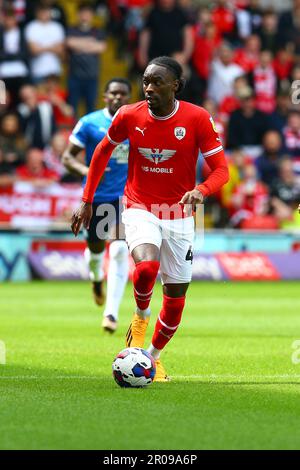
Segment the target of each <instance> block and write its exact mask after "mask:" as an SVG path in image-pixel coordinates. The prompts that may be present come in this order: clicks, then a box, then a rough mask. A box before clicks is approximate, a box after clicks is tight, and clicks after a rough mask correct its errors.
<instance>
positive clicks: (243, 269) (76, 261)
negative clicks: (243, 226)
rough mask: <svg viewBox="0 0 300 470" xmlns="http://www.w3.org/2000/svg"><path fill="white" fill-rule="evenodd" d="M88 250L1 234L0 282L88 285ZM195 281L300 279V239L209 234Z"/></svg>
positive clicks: (53, 234) (47, 237)
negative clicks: (85, 255) (81, 282)
mask: <svg viewBox="0 0 300 470" xmlns="http://www.w3.org/2000/svg"><path fill="white" fill-rule="evenodd" d="M84 247H85V242H84V240H83V238H82V236H81V238H80V237H79V240H77V239H76V240H75V239H74V238H73V237H72V235H71V233H70V231H66V230H63V231H49V232H47V231H37V232H29V231H27V232H26V231H17V230H2V231H0V281H26V280H31V279H53V280H86V279H88V273H87V268H86V265H85V261H84V258H83V250H84ZM298 250H299V251H298ZM130 263H131V265H130V266H131V271H132V268H133V262H132V260H131V258H130ZM106 264H107V260H106ZM106 267H107V266H106ZM193 278H194V279H195V280H214V281H225V280H234V281H240V280H278V279H300V233H292V232H268V233H266V232H242V233H241V232H238V231H233V230H229V231H207V232H206V234H205V241H204V245H202V240H200V239H197V238H196V243H195V250H194V260H193Z"/></svg>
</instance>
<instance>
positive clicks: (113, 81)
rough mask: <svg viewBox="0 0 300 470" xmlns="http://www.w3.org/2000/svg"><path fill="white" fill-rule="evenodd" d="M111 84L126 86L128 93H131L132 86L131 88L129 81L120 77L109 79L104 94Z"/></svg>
mask: <svg viewBox="0 0 300 470" xmlns="http://www.w3.org/2000/svg"><path fill="white" fill-rule="evenodd" d="M111 83H122V84H123V85H126V86H127V88H128V91H129V93H131V90H132V86H131V83H130V81H129V80H127V78H120V77H114V78H111V79H110V80H109V81H108V82H107V83H106V85H105V88H104V93H106V92H107V91H108V89H109V86H110V84H111Z"/></svg>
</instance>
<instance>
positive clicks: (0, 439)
mask: <svg viewBox="0 0 300 470" xmlns="http://www.w3.org/2000/svg"><path fill="white" fill-rule="evenodd" d="M160 303H161V288H160V285H159V284H158V285H157V286H156V290H155V294H154V297H153V301H152V311H153V317H152V321H151V324H150V328H149V329H148V336H147V343H148V341H149V339H150V337H151V332H152V329H153V323H154V320H155V317H156V315H157V313H158V310H159V307H160ZM133 305H134V302H133V298H132V293H131V286H130V285H128V287H127V290H126V295H125V298H124V301H123V303H122V308H121V312H120V326H119V329H118V331H117V333H116V334H115V335H109V334H108V333H104V332H103V331H102V330H101V328H100V326H99V325H100V322H101V310H100V309H99V308H97V307H96V306H94V305H93V302H92V299H91V296H90V286H89V285H88V284H87V283H64V282H61V283H51V282H49V283H47V282H35V283H28V284H2V285H1V287H0V340H2V341H4V342H5V345H6V356H7V360H6V364H5V365H1V364H0V449H105V450H111V449H122V450H123V449H131V450H136V449H146V450H148V449H160V450H164V449H173V450H179V449H199V450H200V449H299V448H300V426H299V423H300V363H299V364H297V362H298V360H299V358H300V354H299V355H298V354H297V351H296V350H294V349H293V347H292V344H293V342H294V341H295V340H297V339H300V289H299V283H281V282H276V283H245V284H242V283H236V284H234V283H196V282H194V283H193V284H192V285H191V287H190V290H189V293H188V298H187V305H186V309H185V312H184V318H183V321H182V325H181V327H180V330H179V331H178V332H177V334H176V337H175V338H174V339H173V340H172V341H171V343H170V344H169V345H168V347H167V349H166V351H165V354H164V364H165V366H166V369H167V371H168V373H169V375H170V376H172V378H173V380H172V382H170V383H167V384H153V385H151V386H150V387H149V388H148V389H121V388H119V387H118V386H117V385H116V384H115V382H114V380H113V378H112V375H111V363H112V360H113V358H114V356H115V354H116V353H118V352H119V351H120V350H121V349H123V347H124V335H125V332H126V329H127V326H128V323H129V320H130V318H131V314H132V311H133ZM293 353H294V358H295V359H296V361H294V362H295V363H293V362H292V354H293ZM297 359H298V360H297ZM299 362H300V361H299Z"/></svg>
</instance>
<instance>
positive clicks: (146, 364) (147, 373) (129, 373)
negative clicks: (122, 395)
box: [112, 348, 156, 388]
mask: <svg viewBox="0 0 300 470" xmlns="http://www.w3.org/2000/svg"><path fill="white" fill-rule="evenodd" d="M112 371H113V377H114V379H115V381H116V382H117V384H118V385H120V387H135V388H140V387H147V386H148V385H150V384H151V383H152V382H153V379H154V376H155V372H156V370H155V362H154V359H153V357H152V356H151V354H149V353H148V351H146V350H145V349H142V348H126V349H123V351H121V352H120V353H119V354H118V355H117V357H116V358H115V360H114V362H113V364H112Z"/></svg>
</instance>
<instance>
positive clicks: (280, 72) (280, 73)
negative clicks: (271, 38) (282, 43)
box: [273, 48, 294, 81]
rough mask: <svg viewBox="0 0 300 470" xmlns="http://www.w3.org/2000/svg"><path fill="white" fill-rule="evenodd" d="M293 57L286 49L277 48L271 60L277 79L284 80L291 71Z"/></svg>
mask: <svg viewBox="0 0 300 470" xmlns="http://www.w3.org/2000/svg"><path fill="white" fill-rule="evenodd" d="M293 64H294V58H293V55H292V54H291V52H290V51H289V50H288V49H284V48H282V49H279V50H278V52H277V54H276V56H275V59H274V61H273V67H274V71H275V73H276V76H277V78H278V80H280V81H281V80H286V79H287V78H288V77H289V76H290V74H291V71H292V68H293Z"/></svg>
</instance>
